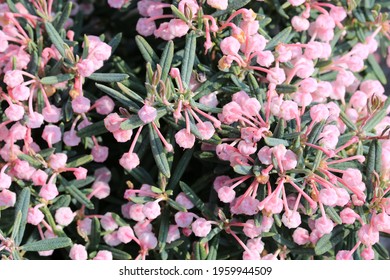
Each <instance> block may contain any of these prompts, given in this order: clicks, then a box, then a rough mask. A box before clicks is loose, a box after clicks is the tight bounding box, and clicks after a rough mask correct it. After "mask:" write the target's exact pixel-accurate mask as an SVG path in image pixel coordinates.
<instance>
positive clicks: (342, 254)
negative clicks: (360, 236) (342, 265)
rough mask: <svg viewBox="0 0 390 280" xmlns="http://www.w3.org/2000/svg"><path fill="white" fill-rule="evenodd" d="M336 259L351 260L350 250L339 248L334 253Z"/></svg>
mask: <svg viewBox="0 0 390 280" xmlns="http://www.w3.org/2000/svg"><path fill="white" fill-rule="evenodd" d="M336 260H353V258H352V253H351V251H348V250H340V251H338V252H337V254H336Z"/></svg>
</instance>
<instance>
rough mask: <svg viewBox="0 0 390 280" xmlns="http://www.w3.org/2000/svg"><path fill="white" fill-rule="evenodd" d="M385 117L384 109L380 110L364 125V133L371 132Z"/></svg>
mask: <svg viewBox="0 0 390 280" xmlns="http://www.w3.org/2000/svg"><path fill="white" fill-rule="evenodd" d="M386 115H387V113H386V110H384V109H381V110H379V111H378V112H376V113H375V114H374V115H372V116H371V118H370V119H369V120H368V121H367V122H366V124H365V125H364V131H366V132H371V130H373V129H374V128H375V127H376V125H377V124H379V123H380V122H381V121H382V120H383V119H384V117H386Z"/></svg>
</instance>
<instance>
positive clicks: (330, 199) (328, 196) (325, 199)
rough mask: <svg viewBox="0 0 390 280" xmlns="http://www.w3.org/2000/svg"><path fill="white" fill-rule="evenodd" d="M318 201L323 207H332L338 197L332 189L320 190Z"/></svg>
mask: <svg viewBox="0 0 390 280" xmlns="http://www.w3.org/2000/svg"><path fill="white" fill-rule="evenodd" d="M319 200H320V202H321V203H323V204H324V205H328V206H330V207H334V206H336V205H337V200H338V196H337V193H336V191H335V190H334V189H322V190H320V195H319Z"/></svg>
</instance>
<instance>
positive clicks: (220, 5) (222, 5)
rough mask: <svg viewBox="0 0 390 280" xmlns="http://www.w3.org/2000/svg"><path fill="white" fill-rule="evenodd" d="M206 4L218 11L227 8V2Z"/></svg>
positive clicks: (208, 1) (219, 1)
mask: <svg viewBox="0 0 390 280" xmlns="http://www.w3.org/2000/svg"><path fill="white" fill-rule="evenodd" d="M207 4H208V5H210V6H211V7H213V8H214V9H218V10H226V9H227V7H228V0H207Z"/></svg>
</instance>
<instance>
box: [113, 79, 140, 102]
mask: <svg viewBox="0 0 390 280" xmlns="http://www.w3.org/2000/svg"><path fill="white" fill-rule="evenodd" d="M117 86H118V87H119V88H120V90H121V91H123V93H124V94H126V95H127V96H128V97H130V98H131V99H133V100H134V101H138V102H141V103H143V102H144V99H143V98H142V97H141V96H139V95H138V94H137V93H135V92H134V91H133V90H131V89H129V88H128V87H126V86H125V85H124V84H121V83H117Z"/></svg>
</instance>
